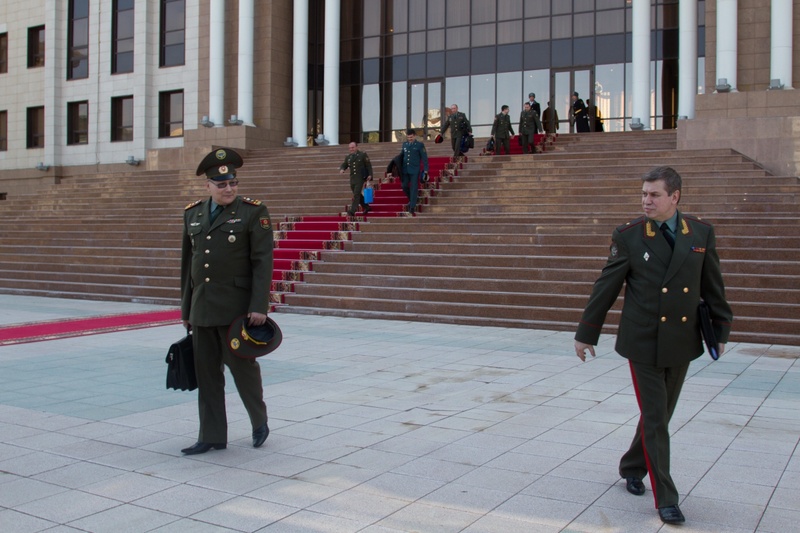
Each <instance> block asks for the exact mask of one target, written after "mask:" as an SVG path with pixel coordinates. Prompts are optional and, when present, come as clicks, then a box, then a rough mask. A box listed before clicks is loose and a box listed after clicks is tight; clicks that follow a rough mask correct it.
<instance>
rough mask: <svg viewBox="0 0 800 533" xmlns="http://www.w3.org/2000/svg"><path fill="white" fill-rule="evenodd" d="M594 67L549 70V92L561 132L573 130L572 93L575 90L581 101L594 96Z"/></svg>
mask: <svg viewBox="0 0 800 533" xmlns="http://www.w3.org/2000/svg"><path fill="white" fill-rule="evenodd" d="M593 87H594V69H593V68H592V67H585V68H575V69H561V70H557V69H553V70H551V71H550V94H551V95H553V101H554V102H555V107H556V111H558V119H559V120H558V123H559V128H558V131H559V132H561V133H565V132H569V133H573V132H574V131H575V125H574V124H571V121H570V117H572V93H574V92H576V91H577V93H578V94H579V95H580V98H581V99H582V100H583V101H586V99H587V98H594V96H593V94H592V92H593V91H592V88H593Z"/></svg>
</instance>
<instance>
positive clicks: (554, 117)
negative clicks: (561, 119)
mask: <svg viewBox="0 0 800 533" xmlns="http://www.w3.org/2000/svg"><path fill="white" fill-rule="evenodd" d="M542 126H543V127H544V132H545V133H556V132H557V131H558V111H556V106H555V104H554V103H553V100H552V99H551V100H550V101H549V102H548V103H547V109H545V110H544V115H542Z"/></svg>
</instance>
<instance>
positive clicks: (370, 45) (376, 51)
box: [355, 37, 381, 59]
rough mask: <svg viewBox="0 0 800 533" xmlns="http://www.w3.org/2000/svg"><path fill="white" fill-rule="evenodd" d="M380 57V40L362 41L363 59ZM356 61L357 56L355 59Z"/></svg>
mask: <svg viewBox="0 0 800 533" xmlns="http://www.w3.org/2000/svg"><path fill="white" fill-rule="evenodd" d="M380 56H381V38H380V37H368V38H366V39H364V58H367V57H380ZM355 59H358V56H356V57H355Z"/></svg>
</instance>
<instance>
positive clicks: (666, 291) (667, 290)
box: [661, 287, 669, 294]
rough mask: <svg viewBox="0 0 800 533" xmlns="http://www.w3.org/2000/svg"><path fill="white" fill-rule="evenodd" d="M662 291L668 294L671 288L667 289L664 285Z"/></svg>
mask: <svg viewBox="0 0 800 533" xmlns="http://www.w3.org/2000/svg"><path fill="white" fill-rule="evenodd" d="M661 292H663V293H664V294H667V293H668V292H669V289H667V288H666V287H664V288H663V289H661Z"/></svg>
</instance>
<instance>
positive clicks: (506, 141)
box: [492, 105, 514, 155]
mask: <svg viewBox="0 0 800 533" xmlns="http://www.w3.org/2000/svg"><path fill="white" fill-rule="evenodd" d="M513 135H514V128H512V127H511V117H509V116H508V106H507V105H504V106H503V107H501V108H500V113H498V114H497V115H496V116H495V117H494V124H492V139H494V151H495V153H496V154H499V153H500V148H503V149H504V150H505V153H506V155H510V154H511V137H512V136H513Z"/></svg>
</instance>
